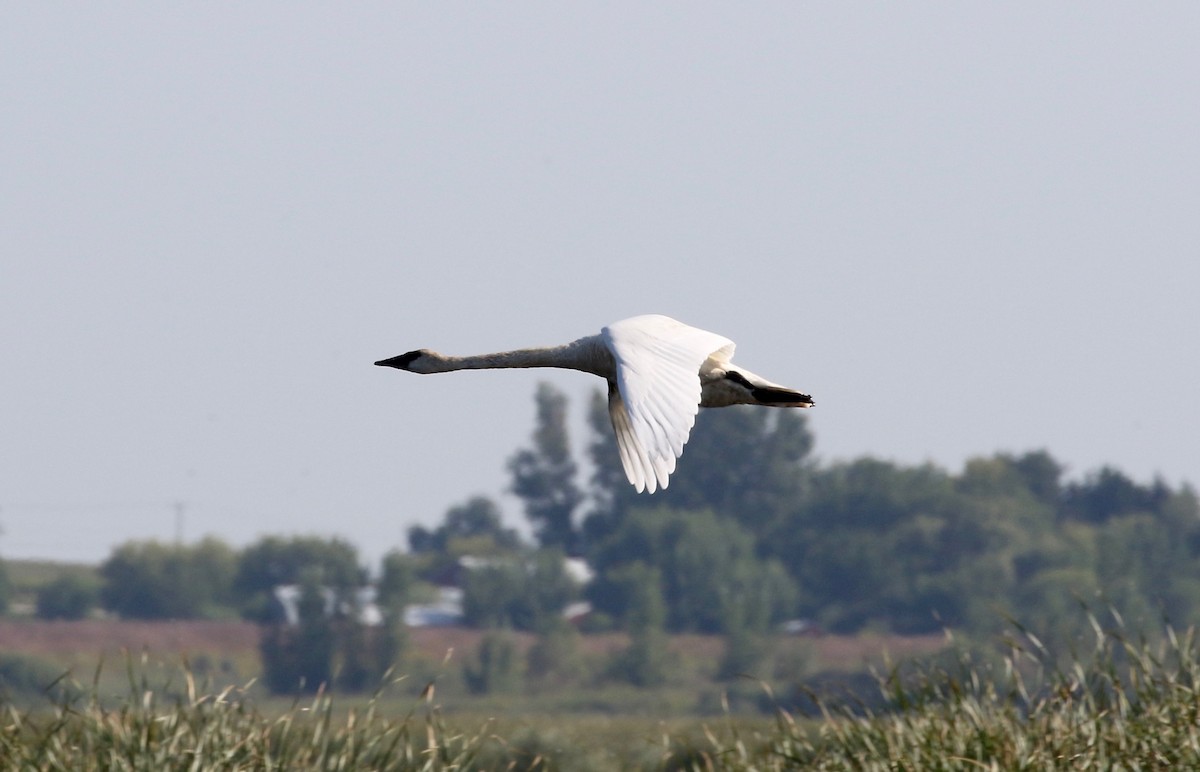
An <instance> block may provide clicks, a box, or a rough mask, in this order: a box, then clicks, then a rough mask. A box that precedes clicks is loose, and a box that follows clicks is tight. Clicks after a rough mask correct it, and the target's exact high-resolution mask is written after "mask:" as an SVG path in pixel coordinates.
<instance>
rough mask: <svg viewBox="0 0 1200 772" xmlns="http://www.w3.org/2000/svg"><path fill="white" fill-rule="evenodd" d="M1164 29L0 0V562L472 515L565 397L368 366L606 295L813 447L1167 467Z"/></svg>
mask: <svg viewBox="0 0 1200 772" xmlns="http://www.w3.org/2000/svg"><path fill="white" fill-rule="evenodd" d="M1198 40H1200V4H1197V3H1194V2H1176V3H1170V2H1163V3H1154V4H1152V5H1146V4H1138V3H1120V4H1113V3H1104V2H1087V3H1084V2H1062V3H1043V2H1037V3H1004V4H980V3H951V2H947V3H936V4H933V3H887V4H884V3H871V4H860V5H851V4H846V3H803V2H785V3H758V4H744V3H704V2H700V3H681V2H671V3H659V4H647V3H624V4H622V3H593V4H584V3H561V2H549V3H489V4H483V3H471V4H467V3H388V4H374V3H354V4H332V3H331V4H323V5H314V4H297V3H253V4H249V3H244V4H232V3H191V4H185V3H140V4H129V3H124V4H121V3H103V4H84V3H74V4H62V3H6V4H3V6H0V526H2V527H3V533H2V534H0V556H4V557H34V556H36V557H48V558H58V559H70V560H100V559H102V558H104V557H105V556H106V555H108V553H109V551H110V550H111V548H112V546H113V545H114V544H117V543H120V542H123V541H125V540H128V539H149V538H158V539H168V540H169V539H171V538H173V536H174V535H175V506H174V505H175V502H183V504H184V514H185V521H184V522H185V536H186V537H187V538H188V539H194V538H198V537H200V536H201V535H204V534H209V533H210V534H215V535H217V536H220V537H222V538H225V539H227V540H229V541H230V542H232V543H234V544H237V545H242V544H245V543H248V542H249V541H251V540H253V539H255V538H257V537H258V536H260V535H263V534H275V533H318V534H340V535H343V536H345V537H347V538H349V539H351V540H352V541H353V542H354V543H355V544H356V545H358V546H359V547H360V549H361V550H362V552H363V555H364V557H366V558H367V559H369V560H371V561H374V560H376V559H377V558H378V556H379V555H380V554H381V553H382V552H384V551H385V550H387V549H389V548H391V547H393V546H398V545H401V544H403V542H404V533H405V531H406V529H407V528H408V526H409V525H411V524H413V523H416V522H423V523H433V522H435V521H437V520H438V519H439V518H440V517H441V516H442V514H443V512H444V511H445V509H446V508H447V506H449V505H451V504H455V503H458V502H461V501H462V500H464V499H465V498H466V497H467V496H469V495H471V494H474V493H485V494H489V495H499V494H501V493H502V492H503V490H504V487H505V484H506V474H505V471H504V463H505V460H506V459H507V457H508V456H509V455H510V454H511V453H512V452H513V451H514V450H516V449H517V448H518V447H519V446H521V445H523V444H526V443H527V442H528V437H529V434H530V431H531V430H532V427H533V392H534V388H535V385H536V383H537V380H538V379H539V378H545V379H548V380H550V381H552V382H553V383H554V384H556V385H558V386H559V387H561V388H562V389H564V390H566V391H567V392H568V393H569V394H570V395H572V397H573V398H574V400H575V403H576V405H577V409H578V410H582V406H583V398H584V397H585V395H586V394H587V393H588V390H590V389H591V388H593V387H595V386H598V385H599V381H597V380H595V379H593V378H590V377H589V376H585V375H581V374H577V373H569V372H558V371H544V372H542V373H538V372H532V371H514V372H490V373H461V374H454V375H446V376H430V377H418V376H414V375H409V374H406V373H401V372H397V371H394V370H384V369H381V368H376V367H373V366H372V364H371V363H372V362H373V361H375V360H376V359H379V358H382V357H386V356H391V355H394V354H398V353H401V352H403V351H407V350H409V349H412V348H418V347H429V348H436V349H438V350H440V351H443V352H446V353H457V354H465V353H480V352H484V351H489V350H494V349H502V348H509V347H515V346H524V345H536V344H546V343H559V342H565V341H568V340H572V339H574V338H576V337H579V336H582V335H586V334H591V333H593V332H596V331H598V330H599V328H600V327H601V326H603V325H604V324H606V323H607V322H610V321H614V320H617V319H621V318H624V317H626V316H630V315H633V314H638V313H650V312H655V313H665V314H670V315H672V316H676V317H677V318H679V319H681V320H683V321H686V322H688V323H691V324H694V325H696V326H700V327H705V328H707V329H711V330H714V331H716V332H719V333H722V334H724V335H726V336H728V337H730V338H732V339H733V340H735V341H737V343H738V356H737V361H739V362H741V363H742V364H744V365H746V366H747V367H749V368H750V369H752V370H754V371H755V372H759V373H760V374H762V375H764V376H766V377H768V378H770V379H772V380H775V381H778V382H780V383H784V384H788V385H792V386H795V387H797V388H801V389H804V390H805V391H808V392H809V393H811V394H813V395H814V397H815V399H816V401H817V407H816V408H815V409H814V410H813V411H811V412H810V414H809V415H810V417H811V419H812V423H811V426H812V428H813V430H814V432H815V434H816V438H817V453H818V454H819V456H820V457H821V458H822V459H824V460H836V459H849V458H854V457H857V456H859V455H863V454H872V455H876V456H880V457H883V458H888V459H894V460H897V461H900V462H904V463H919V462H922V461H926V460H931V461H934V462H936V463H938V464H941V465H944V466H946V467H947V468H950V469H952V470H957V469H959V468H960V466H961V464H962V462H963V461H964V460H965V459H966V458H968V457H969V456H972V455H980V454H990V453H992V452H995V451H997V450H1007V451H1014V452H1020V451H1024V450H1028V449H1034V448H1046V449H1048V450H1049V451H1050V452H1051V453H1052V454H1053V455H1054V456H1055V457H1057V458H1059V459H1060V460H1062V461H1064V462H1066V463H1067V464H1068V465H1069V467H1070V474H1072V475H1075V476H1078V475H1082V474H1084V473H1086V472H1087V471H1089V470H1092V469H1095V468H1096V467H1098V466H1100V465H1101V464H1105V463H1111V464H1113V465H1116V466H1117V467H1119V468H1121V469H1123V470H1125V471H1126V472H1128V473H1130V474H1132V475H1134V476H1135V477H1137V478H1138V479H1141V480H1148V479H1149V478H1150V477H1152V476H1153V475H1155V474H1161V475H1163V476H1164V477H1165V478H1166V479H1167V480H1168V481H1169V482H1171V483H1172V484H1177V483H1180V482H1183V481H1191V482H1200V409H1198V408H1197V398H1196V390H1197V382H1198V381H1200V363H1198V361H1197V353H1198V351H1200V335H1198V329H1200V303H1198V300H1197V286H1198V284H1200V98H1198V96H1197V95H1198V94H1200V90H1198V88H1200V86H1198V84H1200V48H1198V46H1197V41H1198ZM582 439H583V438H582V437H577V440H579V441H582ZM681 463H684V464H686V463H687V455H686V453H685V455H684V458H683V460H682V462H681ZM505 503H506V507H507V512H508V515H509V517H510V519H511V520H512V521H513V522H514V523H515V522H517V521H519V520H520V519H521V515H520V512H519V509H518V508H517V507H516V506H515V505H514V504H513V502H512V501H511V499H505Z"/></svg>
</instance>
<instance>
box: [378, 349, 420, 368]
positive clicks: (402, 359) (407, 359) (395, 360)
mask: <svg viewBox="0 0 1200 772" xmlns="http://www.w3.org/2000/svg"><path fill="white" fill-rule="evenodd" d="M419 356H421V352H420V351H409V352H408V353H407V354H401V355H399V356H394V357H391V358H390V359H380V360H379V361H378V362H376V363H375V364H376V365H378V366H379V367H395V368H396V369H397V370H407V369H408V366H409V365H410V364H412V361H413V360H414V359H416V358H417V357H419Z"/></svg>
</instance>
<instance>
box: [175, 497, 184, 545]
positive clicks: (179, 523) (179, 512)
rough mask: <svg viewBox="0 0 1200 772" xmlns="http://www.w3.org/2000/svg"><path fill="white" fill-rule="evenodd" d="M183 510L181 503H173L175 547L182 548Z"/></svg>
mask: <svg viewBox="0 0 1200 772" xmlns="http://www.w3.org/2000/svg"><path fill="white" fill-rule="evenodd" d="M183 510H184V504H183V502H182V501H176V502H175V546H176V547H182V546H183Z"/></svg>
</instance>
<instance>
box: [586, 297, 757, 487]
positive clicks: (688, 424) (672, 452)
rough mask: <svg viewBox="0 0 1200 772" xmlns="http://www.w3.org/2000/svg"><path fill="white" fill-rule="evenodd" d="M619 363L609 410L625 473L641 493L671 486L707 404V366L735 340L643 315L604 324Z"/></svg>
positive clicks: (605, 336)
mask: <svg viewBox="0 0 1200 772" xmlns="http://www.w3.org/2000/svg"><path fill="white" fill-rule="evenodd" d="M601 337H602V339H603V340H604V342H605V344H606V345H607V346H608V348H609V350H610V351H611V352H612V355H613V359H614V360H615V362H616V370H617V372H616V375H617V393H616V394H615V395H613V394H610V396H609V414H610V417H611V419H612V422H613V429H614V431H616V433H617V443H618V446H619V447H620V449H621V463H622V465H623V466H624V467H625V474H626V476H627V477H629V481H630V482H631V483H633V485H634V486H635V487H637V488H638V490H639V491H640V490H642V487H641V486H639V485H638V482H639V480H640V481H643V482H644V483H645V488H646V489H647V490H649V491H650V492H651V493H653V492H654V490H655V488H656V484H657V487H662V488H664V489H665V488H666V487H667V483H668V478H669V477H670V475H671V473H672V472H674V471H675V464H676V459H677V458H678V457H679V456H680V455H681V454H682V453H683V446H684V445H685V444H687V440H688V436H689V435H690V434H691V431H692V426H693V425H694V424H695V422H696V413H697V412H698V411H699V409H700V366H701V365H703V364H704V362H705V360H706V359H708V358H709V357H710V356H714V355H719V356H720V357H721V358H723V359H728V358H729V357H731V356H732V355H733V343H732V342H731V341H730V340H729V339H728V338H724V337H722V336H720V335H717V334H715V333H711V332H706V331H705V330H700V329H697V328H695V327H689V326H688V325H686V324H683V323H681V322H677V321H675V320H674V319H671V318H669V317H666V316H657V315H649V316H636V317H633V318H632V319H625V320H624V321H620V322H616V323H614V324H610V325H609V326H607V327H605V328H604V330H603V331H602V332H601Z"/></svg>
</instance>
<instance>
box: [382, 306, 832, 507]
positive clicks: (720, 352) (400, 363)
mask: <svg viewBox="0 0 1200 772" xmlns="http://www.w3.org/2000/svg"><path fill="white" fill-rule="evenodd" d="M733 348H734V346H733V342H732V341H731V340H729V339H728V338H724V337H722V336H720V335H717V334H715V333H711V332H706V331H704V330H698V329H696V328H695V327H689V326H688V325H686V324H683V323H682V322H677V321H675V320H674V319H671V318H670V317H667V316H660V315H657V314H649V315H646V316H635V317H633V318H631V319H625V320H623V321H620V322H615V323H613V324H610V325H608V326H607V327H605V328H604V329H603V330H601V331H600V334H599V335H590V336H588V337H586V338H580V339H579V340H577V341H575V342H573V343H568V344H566V345H565V346H554V347H549V348H529V349H518V350H516V351H502V352H500V353H497V354H482V355H480V356H470V357H451V356H444V355H442V354H439V353H437V352H435V351H430V350H428V349H420V350H418V351H409V352H408V353H407V354H401V355H399V356H395V357H392V358H390V359H381V360H380V361H378V362H376V363H375V364H377V365H380V366H383V367H395V368H396V369H398V370H407V371H408V372H410V373H421V374H426V373H446V372H451V371H453V370H484V369H496V368H510V367H562V368H566V369H569V370H581V371H583V372H585V373H592V374H593V375H598V376H600V377H601V378H603V379H604V380H606V381H608V413H609V417H610V418H611V419H612V425H613V430H614V431H615V432H616V435H617V448H618V449H619V451H620V453H621V465H622V466H623V467H625V476H626V477H628V478H629V482H630V483H632V484H633V486H634V487H635V488H637V490H638V492H639V493H640V492H642V491H643V490H648V491H649V492H650V493H654V491H655V490H656V488H658V487H662V488H664V489H665V488H666V487H667V481H668V478H669V477H670V476H671V473H672V472H674V471H675V459H676V458H678V457H679V456H680V455H682V453H683V446H684V444H685V443H686V442H687V440H688V435H689V434H690V433H691V431H692V426H693V424H695V422H696V413H697V412H698V410H699V408H701V407H726V406H728V405H766V406H768V407H812V406H813V404H814V403H813V400H812V397H810V396H808V395H807V394H801V393H800V392H798V391H795V390H793V389H788V388H785V387H783V386H780V385H778V384H775V383H771V382H770V381H768V380H765V379H763V378H760V377H759V376H757V375H755V374H754V373H751V372H750V371H748V370H743V369H741V368H737V369H734V368H733V367H732V366H731V365H730V360H731V359H732V358H733Z"/></svg>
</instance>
